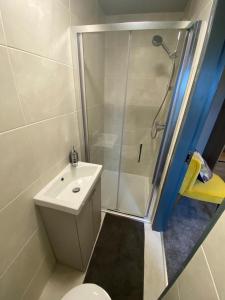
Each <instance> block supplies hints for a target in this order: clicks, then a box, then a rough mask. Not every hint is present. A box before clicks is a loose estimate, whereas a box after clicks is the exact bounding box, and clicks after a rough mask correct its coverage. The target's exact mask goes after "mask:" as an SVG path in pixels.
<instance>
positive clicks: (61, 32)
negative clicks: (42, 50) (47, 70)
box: [48, 0, 72, 65]
mask: <svg viewBox="0 0 225 300" xmlns="http://www.w3.org/2000/svg"><path fill="white" fill-rule="evenodd" d="M48 1H49V0H48ZM63 2H66V1H65V0H64V1H63ZM67 2H68V0H67ZM48 57H50V58H53V59H55V60H57V61H60V62H63V63H65V64H69V65H72V56H71V45H70V13H69V10H68V8H65V7H64V6H63V5H61V4H60V3H58V1H54V6H53V24H52V37H51V45H50V51H49V54H48Z"/></svg>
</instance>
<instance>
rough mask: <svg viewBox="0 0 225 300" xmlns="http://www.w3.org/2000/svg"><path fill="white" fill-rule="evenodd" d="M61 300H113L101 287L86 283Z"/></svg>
mask: <svg viewBox="0 0 225 300" xmlns="http://www.w3.org/2000/svg"><path fill="white" fill-rule="evenodd" d="M61 300H111V298H110V297H109V295H108V294H107V293H106V291H105V290H103V289H102V288H101V287H100V286H98V285H96V284H92V283H85V284H81V285H78V286H77V287H75V288H73V289H72V290H70V291H69V292H68V293H67V294H65V296H63V297H62V299H61Z"/></svg>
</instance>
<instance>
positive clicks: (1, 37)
mask: <svg viewBox="0 0 225 300" xmlns="http://www.w3.org/2000/svg"><path fill="white" fill-rule="evenodd" d="M5 43H6V41H5V34H4V30H3V23H2V15H1V11H0V44H5Z"/></svg>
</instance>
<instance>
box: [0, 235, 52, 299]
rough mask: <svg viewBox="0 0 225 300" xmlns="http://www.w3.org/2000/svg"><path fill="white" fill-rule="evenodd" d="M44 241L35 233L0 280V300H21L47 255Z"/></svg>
mask: <svg viewBox="0 0 225 300" xmlns="http://www.w3.org/2000/svg"><path fill="white" fill-rule="evenodd" d="M45 243H46V241H45V240H44V239H43V238H42V236H41V235H40V234H39V233H38V232H36V233H35V234H34V235H33V236H32V238H31V239H30V240H29V242H28V243H27V244H26V246H25V248H24V249H23V251H22V252H21V253H19V255H18V257H16V259H15V261H14V262H13V263H12V265H11V266H10V267H9V269H8V270H7V272H6V273H5V274H4V277H2V278H0V299H4V300H12V299H14V300H17V299H21V296H22V295H23V293H24V290H25V288H26V287H27V285H28V284H29V282H30V281H31V279H32V277H33V276H34V275H35V273H36V270H37V268H38V267H39V266H40V264H41V262H42V261H43V259H44V258H45V256H46V253H48V249H47V248H46V244H45Z"/></svg>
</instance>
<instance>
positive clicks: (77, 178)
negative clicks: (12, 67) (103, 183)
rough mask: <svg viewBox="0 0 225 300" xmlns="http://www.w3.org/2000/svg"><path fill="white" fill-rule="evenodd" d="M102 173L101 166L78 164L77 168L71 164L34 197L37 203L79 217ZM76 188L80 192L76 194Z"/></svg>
mask: <svg viewBox="0 0 225 300" xmlns="http://www.w3.org/2000/svg"><path fill="white" fill-rule="evenodd" d="M101 171H102V166H101V165H96V164H90V163H85V162H78V166H77V167H72V166H71V165H70V164H69V165H67V166H66V167H65V169H63V170H62V172H60V173H59V174H58V175H57V176H56V177H55V178H54V179H52V180H51V181H50V182H49V183H48V184H47V185H46V186H45V187H44V188H43V189H42V190H41V191H40V192H39V193H38V194H37V195H35V196H34V200H35V203H36V204H37V205H39V206H45V207H50V208H54V209H57V210H61V211H64V212H69V213H72V214H74V215H78V214H79V212H80V210H81V208H82V206H83V205H84V203H85V201H86V200H87V199H88V196H89V195H90V193H91V192H92V190H93V188H94V186H95V183H96V182H97V180H98V178H99V177H100V175H101ZM74 188H79V189H80V191H79V192H77V193H75V192H73V189H74Z"/></svg>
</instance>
